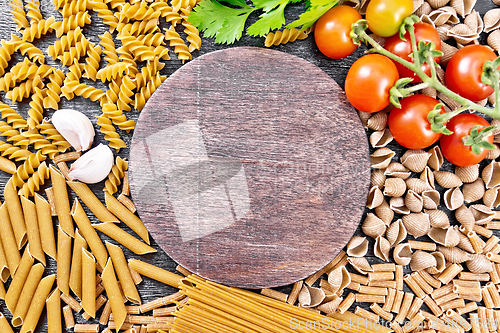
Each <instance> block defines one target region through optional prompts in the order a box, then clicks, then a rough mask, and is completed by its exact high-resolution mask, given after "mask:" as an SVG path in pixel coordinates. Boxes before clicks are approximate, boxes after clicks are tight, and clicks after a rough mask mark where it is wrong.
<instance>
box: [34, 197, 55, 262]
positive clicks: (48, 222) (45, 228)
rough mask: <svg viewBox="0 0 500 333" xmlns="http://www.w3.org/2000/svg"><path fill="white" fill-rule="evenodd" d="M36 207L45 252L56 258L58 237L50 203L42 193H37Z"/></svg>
mask: <svg viewBox="0 0 500 333" xmlns="http://www.w3.org/2000/svg"><path fill="white" fill-rule="evenodd" d="M35 208H36V216H37V220H38V229H39V230H40V238H41V241H42V249H43V252H45V254H47V255H48V256H49V257H51V258H53V259H56V252H57V251H56V239H55V233H54V225H53V223H52V214H51V211H50V204H49V203H48V202H47V200H45V199H44V198H43V197H42V196H41V195H40V194H38V193H35Z"/></svg>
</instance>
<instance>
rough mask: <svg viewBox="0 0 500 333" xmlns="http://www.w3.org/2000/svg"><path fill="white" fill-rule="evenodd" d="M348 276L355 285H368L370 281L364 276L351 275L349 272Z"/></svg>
mask: <svg viewBox="0 0 500 333" xmlns="http://www.w3.org/2000/svg"><path fill="white" fill-rule="evenodd" d="M349 275H350V277H351V281H352V282H357V283H359V284H363V285H365V286H366V285H368V283H369V282H370V280H369V279H368V278H367V277H366V276H363V275H359V274H356V273H351V272H349Z"/></svg>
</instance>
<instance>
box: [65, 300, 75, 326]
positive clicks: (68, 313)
mask: <svg viewBox="0 0 500 333" xmlns="http://www.w3.org/2000/svg"><path fill="white" fill-rule="evenodd" d="M63 316H64V323H65V324H66V328H72V327H75V317H74V316H73V310H71V308H70V307H69V305H66V306H65V307H63Z"/></svg>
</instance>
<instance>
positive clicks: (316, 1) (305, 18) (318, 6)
mask: <svg viewBox="0 0 500 333" xmlns="http://www.w3.org/2000/svg"><path fill="white" fill-rule="evenodd" d="M338 2H339V0H311V1H310V6H309V7H308V8H307V10H306V11H305V12H304V13H302V14H301V15H300V16H299V19H298V20H296V21H293V22H292V23H290V24H288V25H287V26H286V27H287V28H288V29H291V28H297V27H301V29H302V30H304V29H307V28H309V27H311V26H312V25H313V24H314V23H315V22H316V21H317V20H318V19H319V18H320V17H321V16H322V15H323V14H324V13H326V12H327V11H328V10H330V8H332V7H333V6H335V5H336V4H337V3H338Z"/></svg>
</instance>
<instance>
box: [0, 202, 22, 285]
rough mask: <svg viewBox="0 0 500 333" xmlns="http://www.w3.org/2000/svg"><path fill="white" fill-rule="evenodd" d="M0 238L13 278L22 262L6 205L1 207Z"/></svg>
mask: <svg viewBox="0 0 500 333" xmlns="http://www.w3.org/2000/svg"><path fill="white" fill-rule="evenodd" d="M0 238H1V239H2V245H3V249H4V253H5V259H6V260H7V265H8V266H9V271H10V274H11V275H12V276H13V275H14V273H15V272H16V269H17V266H18V265H19V261H20V260H21V254H20V252H19V249H18V246H17V245H18V244H17V242H16V238H15V236H14V231H13V230H12V225H11V224H10V218H9V212H8V211H7V205H6V204H5V203H3V204H2V205H1V206H0Z"/></svg>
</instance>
